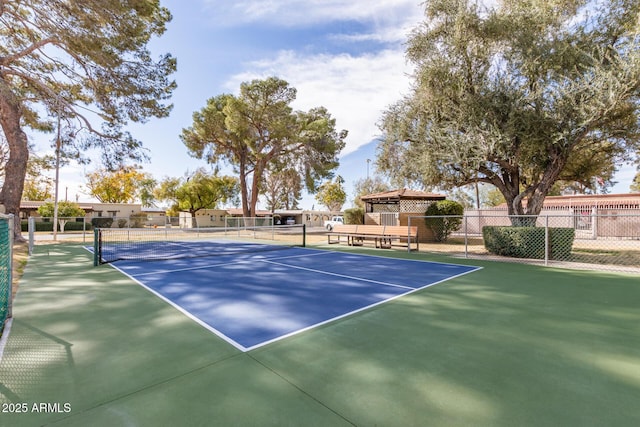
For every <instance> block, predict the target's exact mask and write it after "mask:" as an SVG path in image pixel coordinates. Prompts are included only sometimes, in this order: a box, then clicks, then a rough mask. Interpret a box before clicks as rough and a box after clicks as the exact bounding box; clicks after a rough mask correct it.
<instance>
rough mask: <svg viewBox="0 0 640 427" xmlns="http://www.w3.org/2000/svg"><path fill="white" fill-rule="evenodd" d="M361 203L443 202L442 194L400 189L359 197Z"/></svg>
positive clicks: (443, 196)
mask: <svg viewBox="0 0 640 427" xmlns="http://www.w3.org/2000/svg"><path fill="white" fill-rule="evenodd" d="M360 199H361V200H362V201H363V202H399V201H400V200H444V199H446V196H445V195H444V194H437V193H427V192H424V191H417V190H409V189H407V188H401V189H398V190H391V191H385V192H382V193H374V194H368V195H366V196H362V197H360Z"/></svg>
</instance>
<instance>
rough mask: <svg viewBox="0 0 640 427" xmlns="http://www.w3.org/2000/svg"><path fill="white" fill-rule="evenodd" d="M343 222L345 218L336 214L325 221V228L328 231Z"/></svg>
mask: <svg viewBox="0 0 640 427" xmlns="http://www.w3.org/2000/svg"><path fill="white" fill-rule="evenodd" d="M342 224H344V218H343V217H341V216H334V217H332V218H331V219H330V220H329V221H325V222H324V228H326V229H327V230H328V231H331V230H333V227H335V226H336V225H342Z"/></svg>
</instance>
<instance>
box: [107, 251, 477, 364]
mask: <svg viewBox="0 0 640 427" xmlns="http://www.w3.org/2000/svg"><path fill="white" fill-rule="evenodd" d="M302 249H307V248H302ZM309 249H310V250H313V251H318V252H316V253H313V254H301V255H292V256H291V257H284V258H283V259H287V258H299V257H303V256H315V255H321V254H325V253H327V254H328V253H337V254H351V255H357V256H367V255H366V254H355V253H349V252H340V251H323V250H322V249H313V248H309ZM370 256H372V257H377V258H384V259H387V260H392V261H393V260H400V261H417V262H423V263H430V264H440V265H456V266H461V267H469V268H471V269H470V270H469V271H465V272H462V273H460V274H457V275H455V276H450V277H447V278H445V279H442V280H439V281H437V282H433V283H429V284H427V285H424V286H421V287H417V288H411V287H408V286H402V285H396V284H392V283H385V282H377V281H374V280H370V279H364V278H358V277H353V276H346V275H340V274H337V273H331V272H328V271H321V270H313V269H309V268H306V267H299V266H292V265H288V264H283V263H278V262H274V261H271V260H246V261H242V263H252V262H265V263H269V264H276V265H281V266H283V267H290V268H299V269H302V270H309V271H313V272H315V273H321V274H326V275H332V276H338V277H343V278H347V279H350V280H354V281H360V282H371V283H375V284H380V285H384V286H391V287H398V288H401V289H406V290H407V292H403V293H401V294H398V295H395V296H393V297H391V298H387V299H384V300H380V301H378V302H375V303H373V304H369V305H367V306H363V307H360V308H358V309H356V310H353V311H349V312H347V313H343V314H341V315H339V316H335V317H332V318H329V319H326V320H323V321H321V322H318V323H314V324H312V325H309V326H306V327H304V328H301V329H297V330H295V331H292V332H289V333H288V334H285V335H281V336H279V337H276V338H273V339H271V340H267V341H263V342H261V343H259V344H256V345H253V346H250V347H245V346H243V345H242V344H240V343H238V342H236V341H235V340H233V339H232V338H231V337H229V336H227V335H225V334H224V333H223V332H222V331H219V330H218V329H216V328H214V327H213V326H211V325H209V324H208V323H206V322H205V321H204V320H202V319H200V318H199V317H197V316H196V315H194V314H192V313H191V312H190V311H188V310H187V309H186V308H184V307H182V306H181V305H178V304H177V303H176V302H174V301H173V300H171V299H169V298H167V297H165V296H164V295H162V294H160V293H159V292H157V291H156V290H154V289H152V288H150V287H149V286H147V285H145V284H144V283H143V282H141V281H140V280H138V279H136V277H134V276H132V275H130V274H129V273H127V272H125V271H123V270H121V269H120V268H118V267H117V266H116V265H114V264H113V263H109V264H108V265H109V266H110V267H111V268H113V269H115V270H117V271H119V272H120V273H122V274H124V275H125V276H126V277H128V278H129V279H131V280H132V281H133V282H135V283H137V284H138V285H140V286H141V287H142V288H144V289H146V290H147V291H149V292H151V293H152V294H154V295H156V296H157V297H159V298H160V299H161V300H163V301H164V302H166V303H167V304H169V305H170V306H172V307H174V308H176V309H177V310H178V311H179V312H181V313H182V314H184V315H185V316H187V318H189V319H191V320H193V321H194V322H196V323H197V324H199V325H200V326H202V327H203V328H205V329H207V330H208V331H210V332H212V333H213V334H215V335H216V336H218V337H219V338H221V339H223V340H224V341H226V342H227V343H229V344H231V345H232V346H234V347H235V348H237V349H238V350H240V351H242V352H248V351H251V350H255V349H258V348H260V347H263V346H265V345H268V344H271V343H274V342H277V341H280V340H283V339H285V338H289V337H292V336H294V335H298V334H300V333H302V332H306V331H309V330H311V329H314V328H317V327H319V326H322V325H326V324H328V323H331V322H334V321H336V320H339V319H343V318H345V317H348V316H352V315H354V314H357V313H359V312H362V311H365V310H369V309H371V308H373V307H376V306H379V305H382V304H386V303H387V302H390V301H393V300H396V299H398V298H401V297H404V296H407V295H410V294H413V293H415V292H418V291H421V290H423V289H427V288H430V287H431V286H435V285H437V284H440V283H443V282H446V281H448V280H451V279H455V278H457V277H461V276H464V275H467V274H469V273H473V272H476V271H478V270H482V269H483V268H484V267H477V266H470V265H465V264H450V263H444V262H437V261H422V260H410V259H409V260H407V259H404V258H390V257H383V256H378V255H370ZM232 264H237V263H220V264H217V266H219V265H232ZM210 266H211V265H210ZM210 266H207V267H210ZM207 267H193V269H202V268H207ZM184 270H190V269H181V270H171V271H168V272H169V273H171V272H174V271H184ZM148 274H151V273H143V274H139V275H137V276H143V275H148Z"/></svg>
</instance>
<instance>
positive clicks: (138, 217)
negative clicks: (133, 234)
mask: <svg viewBox="0 0 640 427" xmlns="http://www.w3.org/2000/svg"><path fill="white" fill-rule="evenodd" d="M129 221H130V222H131V228H142V227H144V223H145V222H146V221H147V214H145V213H137V214H133V215H131V216H130V217H129Z"/></svg>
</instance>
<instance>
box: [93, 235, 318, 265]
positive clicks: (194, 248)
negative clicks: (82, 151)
mask: <svg viewBox="0 0 640 427" xmlns="http://www.w3.org/2000/svg"><path fill="white" fill-rule="evenodd" d="M305 244H306V227H305V226H304V225H291V226H283V225H279V226H267V227H238V228H227V227H224V228H223V227H211V228H130V229H129V228H127V229H115V228H96V229H95V230H94V244H93V249H94V251H93V252H94V259H93V264H94V265H99V264H105V263H109V262H113V261H118V260H140V261H143V260H163V259H178V258H196V257H211V256H219V255H233V254H239V253H246V252H262V251H272V250H277V249H283V248H289V247H295V246H305Z"/></svg>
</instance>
